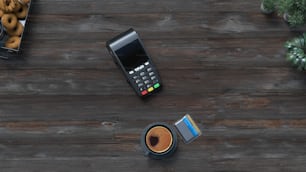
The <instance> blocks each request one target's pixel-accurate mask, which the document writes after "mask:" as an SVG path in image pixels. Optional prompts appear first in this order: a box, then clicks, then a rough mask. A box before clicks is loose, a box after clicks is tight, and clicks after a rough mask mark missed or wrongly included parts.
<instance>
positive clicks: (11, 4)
mask: <svg viewBox="0 0 306 172" xmlns="http://www.w3.org/2000/svg"><path fill="white" fill-rule="evenodd" d="M17 3H18V1H17V0H0V9H1V10H3V11H4V12H8V13H9V12H13V11H14V9H15V8H16V4H17Z"/></svg>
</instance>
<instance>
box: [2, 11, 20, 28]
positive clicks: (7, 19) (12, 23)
mask: <svg viewBox="0 0 306 172" xmlns="http://www.w3.org/2000/svg"><path fill="white" fill-rule="evenodd" d="M1 22H2V24H3V26H4V27H5V28H6V29H8V30H9V29H14V28H15V27H16V26H17V22H18V19H17V17H16V15H14V14H4V15H3V16H2V17H1Z"/></svg>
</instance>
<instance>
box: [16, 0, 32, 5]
mask: <svg viewBox="0 0 306 172" xmlns="http://www.w3.org/2000/svg"><path fill="white" fill-rule="evenodd" d="M19 1H20V2H21V3H23V4H28V3H30V1H31V0H19Z"/></svg>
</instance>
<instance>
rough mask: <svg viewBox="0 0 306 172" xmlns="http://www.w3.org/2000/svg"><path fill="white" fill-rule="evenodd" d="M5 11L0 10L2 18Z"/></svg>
mask: <svg viewBox="0 0 306 172" xmlns="http://www.w3.org/2000/svg"><path fill="white" fill-rule="evenodd" d="M3 14H4V12H3V11H2V10H0V18H1V17H2V16H3Z"/></svg>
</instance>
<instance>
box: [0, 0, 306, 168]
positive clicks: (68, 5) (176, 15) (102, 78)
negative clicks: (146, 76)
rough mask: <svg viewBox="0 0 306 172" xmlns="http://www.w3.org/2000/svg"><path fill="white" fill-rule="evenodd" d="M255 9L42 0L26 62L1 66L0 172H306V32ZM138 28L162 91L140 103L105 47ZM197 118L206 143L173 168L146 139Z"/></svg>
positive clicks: (226, 2) (252, 5) (208, 2)
mask: <svg viewBox="0 0 306 172" xmlns="http://www.w3.org/2000/svg"><path fill="white" fill-rule="evenodd" d="M259 5H260V2H259V1H253V0H247V1H244V0H220V1H215V0H192V1H190V2H189V1H186V0H175V1H171V0H152V1H144V0H133V1H132V0H131V1H123V0H115V1H114V0H87V1H84V0H64V1H63V0H61V1H60V0H56V1H54V0H53V1H51V0H35V1H33V6H32V7H33V8H32V11H31V15H30V18H29V24H28V27H27V29H26V31H25V37H24V42H23V54H22V55H21V56H20V57H18V58H13V59H11V60H8V61H1V63H0V68H1V72H0V78H1V83H0V171H1V172H20V171H22V172H69V171H73V172H92V171H97V172H98V171H99V172H101V171H103V172H104V171H106V172H108V171H133V172H134V171H139V172H145V171H158V172H162V171H182V172H186V171H203V172H204V171H205V172H206V171H218V172H221V171H223V172H224V171H239V172H241V171H265V172H266V171H271V172H280V171H286V172H287V171H301V172H304V171H305V170H306V163H305V162H306V75H305V73H303V72H299V71H297V70H296V69H294V68H293V67H292V66H291V65H290V64H289V62H287V61H286V60H285V58H284V55H285V50H284V48H283V43H284V41H286V40H287V39H290V38H292V37H294V36H296V35H298V34H299V33H300V32H302V31H306V29H305V27H302V28H295V29H291V30H290V28H288V26H287V25H286V24H285V23H284V22H283V21H282V19H281V18H280V17H277V16H276V15H274V16H270V17H268V16H265V15H263V14H261V13H260V10H259ZM130 27H133V28H134V29H135V30H137V31H138V33H139V34H140V36H141V37H142V39H143V42H144V44H145V46H146V48H147V50H148V52H149V54H150V55H151V56H152V58H153V60H154V62H155V64H156V66H157V68H158V70H159V72H160V75H161V77H162V79H163V82H164V89H163V91H162V92H160V93H158V94H157V95H156V96H153V97H151V98H150V99H149V100H148V101H142V100H141V99H139V98H138V97H137V96H136V95H135V93H134V92H133V91H132V89H131V87H130V86H129V85H128V84H127V83H126V81H125V79H124V77H123V75H122V73H121V72H120V71H119V70H118V68H117V67H116V65H115V64H114V63H113V61H112V58H111V57H110V55H109V54H108V52H107V50H106V48H105V41H106V40H108V39H110V38H112V37H113V36H115V35H117V34H118V33H120V32H122V31H124V30H126V29H128V28H130ZM186 113H189V114H191V115H192V117H193V118H194V119H195V121H196V122H197V123H198V125H199V127H200V129H201V130H202V131H203V136H201V137H200V138H199V139H197V140H196V141H194V142H193V143H191V144H189V145H185V144H183V142H182V141H180V144H179V147H178V150H177V152H176V154H175V155H174V156H173V157H171V158H170V159H167V160H163V161H156V160H151V159H148V158H147V157H145V156H144V155H143V152H142V149H141V147H140V143H139V142H140V134H141V132H142V130H143V129H144V128H145V126H147V125H148V124H150V123H153V122H158V121H161V122H167V123H169V124H172V123H173V122H175V121H176V120H177V119H179V118H180V117H182V116H183V115H184V114H186Z"/></svg>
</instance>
